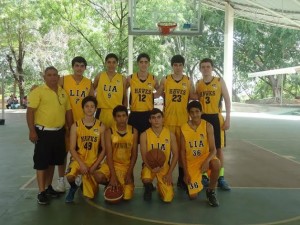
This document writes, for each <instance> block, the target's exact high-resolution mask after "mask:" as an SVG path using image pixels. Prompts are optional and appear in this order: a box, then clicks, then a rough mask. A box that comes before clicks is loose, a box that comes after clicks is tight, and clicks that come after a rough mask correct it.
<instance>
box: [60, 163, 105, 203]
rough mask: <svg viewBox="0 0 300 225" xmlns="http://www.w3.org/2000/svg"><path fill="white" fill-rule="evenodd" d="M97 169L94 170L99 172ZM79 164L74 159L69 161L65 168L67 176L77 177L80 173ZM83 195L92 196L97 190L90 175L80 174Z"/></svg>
mask: <svg viewBox="0 0 300 225" xmlns="http://www.w3.org/2000/svg"><path fill="white" fill-rule="evenodd" d="M99 170H100V169H98V170H97V171H96V172H97V173H99ZM80 174H81V172H80V166H79V164H78V162H77V161H76V160H74V161H71V162H70V164H69V167H68V170H67V174H66V176H67V177H69V176H70V177H77V176H78V175H80ZM82 185H83V195H84V196H85V197H87V198H91V199H92V198H94V197H95V195H96V194H97V192H98V184H97V182H96V181H95V179H94V176H92V175H82Z"/></svg>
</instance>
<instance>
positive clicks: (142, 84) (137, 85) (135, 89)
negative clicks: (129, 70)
mask: <svg viewBox="0 0 300 225" xmlns="http://www.w3.org/2000/svg"><path fill="white" fill-rule="evenodd" d="M154 86H155V80H154V76H153V75H152V74H148V77H147V79H146V80H145V81H141V80H140V79H139V78H138V75H137V73H134V74H132V75H131V80H130V99H129V103H130V110H131V111H137V112H143V111H149V110H152V109H153V107H154V99H153V91H154Z"/></svg>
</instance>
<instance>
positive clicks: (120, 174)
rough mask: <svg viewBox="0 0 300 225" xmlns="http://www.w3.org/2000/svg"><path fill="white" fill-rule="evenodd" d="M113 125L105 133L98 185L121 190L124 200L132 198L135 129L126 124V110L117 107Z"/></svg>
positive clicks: (124, 107) (135, 142) (136, 134)
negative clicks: (104, 151) (103, 157)
mask: <svg viewBox="0 0 300 225" xmlns="http://www.w3.org/2000/svg"><path fill="white" fill-rule="evenodd" d="M113 117H114V120H115V124H114V125H113V126H112V127H111V128H110V129H107V130H106V131H105V149H106V162H104V163H103V164H102V165H101V168H100V172H101V173H100V174H97V175H96V180H97V182H98V183H100V184H102V183H107V182H108V181H109V184H108V185H109V186H112V187H113V189H114V188H120V186H121V188H123V190H124V196H123V199H124V200H130V199H131V198H132V197H133V191H134V178H133V169H134V166H135V163H136V159H137V138H138V133H137V130H136V129H135V128H133V127H132V126H130V125H128V124H127V120H128V110H127V108H126V106H123V105H118V106H116V107H115V108H114V110H113Z"/></svg>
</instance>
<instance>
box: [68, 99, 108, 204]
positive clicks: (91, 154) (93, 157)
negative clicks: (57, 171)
mask: <svg viewBox="0 0 300 225" xmlns="http://www.w3.org/2000/svg"><path fill="white" fill-rule="evenodd" d="M82 109H83V112H84V117H83V118H82V119H80V120H78V121H76V122H75V123H74V124H73V125H72V127H71V134H70V152H71V155H72V157H73V161H71V162H70V165H69V168H68V172H67V174H66V176H67V179H68V182H69V183H70V186H71V188H70V189H69V192H68V194H67V196H66V200H65V201H66V202H67V203H70V202H73V200H74V195H75V192H76V190H77V188H78V186H77V185H76V183H75V179H76V176H77V175H79V174H82V175H83V176H82V184H83V195H84V196H85V197H87V198H90V199H92V198H94V196H95V194H96V193H97V191H98V184H97V182H96V181H95V178H94V176H95V174H97V173H98V168H99V165H100V163H101V161H102V160H103V158H104V156H105V146H104V131H105V126H104V125H103V124H102V123H101V122H100V121H99V120H97V119H95V118H94V114H95V112H96V109H97V100H96V98H95V97H94V96H87V97H85V98H84V99H83V100H82ZM99 149H101V151H100V152H99Z"/></svg>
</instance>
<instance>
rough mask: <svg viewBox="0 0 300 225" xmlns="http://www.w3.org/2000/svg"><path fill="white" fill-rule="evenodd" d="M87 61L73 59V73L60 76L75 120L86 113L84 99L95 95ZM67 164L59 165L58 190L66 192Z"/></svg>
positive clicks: (67, 144) (67, 134)
mask: <svg viewBox="0 0 300 225" xmlns="http://www.w3.org/2000/svg"><path fill="white" fill-rule="evenodd" d="M86 66H87V62H86V60H85V59H84V58H83V57H81V56H77V57H75V58H74V59H73V60H72V69H73V74H71V75H67V76H63V77H61V78H60V85H61V86H62V88H63V89H65V91H66V92H67V95H68V97H69V100H70V103H71V108H72V113H73V121H74V122H75V121H78V120H79V119H81V118H83V117H84V113H83V110H82V107H81V102H82V99H83V98H85V97H86V96H88V95H92V96H93V95H94V88H93V85H92V81H91V80H90V79H88V78H86V77H84V76H83V74H84V71H85V70H86ZM69 136H70V132H69V130H67V132H66V146H67V150H69V148H70V144H69V143H70V138H69ZM65 169H66V167H65V165H64V166H60V167H58V173H59V178H58V185H57V187H56V190H57V191H59V192H65V190H66V188H65V182H64V174H65Z"/></svg>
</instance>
